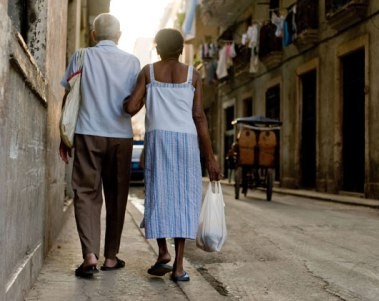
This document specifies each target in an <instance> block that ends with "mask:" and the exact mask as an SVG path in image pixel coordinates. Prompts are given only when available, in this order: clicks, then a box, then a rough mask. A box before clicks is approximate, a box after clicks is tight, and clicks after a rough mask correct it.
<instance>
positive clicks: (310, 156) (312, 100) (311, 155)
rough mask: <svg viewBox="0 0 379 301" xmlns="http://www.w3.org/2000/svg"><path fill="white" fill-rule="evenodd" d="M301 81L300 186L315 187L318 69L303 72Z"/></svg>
mask: <svg viewBox="0 0 379 301" xmlns="http://www.w3.org/2000/svg"><path fill="white" fill-rule="evenodd" d="M300 81H301V88H302V91H301V97H302V109H301V113H302V114H301V117H302V118H301V150H300V166H301V178H300V186H301V187H303V188H314V187H315V186H316V97H317V95H316V93H317V91H316V89H317V73H316V70H311V71H309V72H307V73H304V74H302V75H301V77H300Z"/></svg>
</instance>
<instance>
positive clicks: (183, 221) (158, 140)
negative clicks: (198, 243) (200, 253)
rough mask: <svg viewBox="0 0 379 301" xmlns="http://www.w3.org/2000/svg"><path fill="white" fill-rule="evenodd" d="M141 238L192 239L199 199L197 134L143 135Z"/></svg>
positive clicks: (195, 226)
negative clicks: (143, 230) (142, 235)
mask: <svg viewBox="0 0 379 301" xmlns="http://www.w3.org/2000/svg"><path fill="white" fill-rule="evenodd" d="M145 192H146V198H145V236H146V238H172V237H181V238H189V239H195V238H196V233H197V227H198V220H199V214H200V208H201V198H202V180H201V166H200V151H199V144H198V137H197V135H193V134H187V133H178V132H171V131H163V130H154V131H150V132H147V133H146V134H145Z"/></svg>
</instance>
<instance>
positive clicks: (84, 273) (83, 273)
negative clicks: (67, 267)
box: [75, 263, 99, 278]
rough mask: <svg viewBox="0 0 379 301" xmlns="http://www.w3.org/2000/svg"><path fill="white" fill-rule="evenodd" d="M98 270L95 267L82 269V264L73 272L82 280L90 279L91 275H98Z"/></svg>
mask: <svg viewBox="0 0 379 301" xmlns="http://www.w3.org/2000/svg"><path fill="white" fill-rule="evenodd" d="M98 272H99V270H98V269H97V268H96V266H95V265H92V266H89V267H86V268H84V266H83V263H82V264H81V265H80V266H79V267H78V268H77V269H76V270H75V276H77V277H82V278H91V277H92V276H93V274H96V273H98Z"/></svg>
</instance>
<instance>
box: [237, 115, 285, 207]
mask: <svg viewBox="0 0 379 301" xmlns="http://www.w3.org/2000/svg"><path fill="white" fill-rule="evenodd" d="M232 124H233V125H234V126H235V127H236V130H237V131H238V134H237V139H236V141H235V142H234V144H233V146H232V149H233V151H234V153H235V155H236V160H235V161H236V163H237V164H236V166H235V173H234V174H235V176H234V181H235V198H236V199H239V195H240V190H241V189H242V193H243V194H244V195H245V196H246V194H247V190H248V188H258V187H262V188H265V189H266V199H267V201H271V198H272V187H273V181H274V179H273V177H274V175H273V170H274V169H275V166H276V163H277V160H278V155H279V154H278V153H279V143H278V142H279V141H278V140H279V131H280V126H281V124H282V123H281V121H279V120H276V119H271V118H266V117H263V116H251V117H241V118H236V119H235V120H233V121H232Z"/></svg>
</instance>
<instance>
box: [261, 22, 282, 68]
mask: <svg viewBox="0 0 379 301" xmlns="http://www.w3.org/2000/svg"><path fill="white" fill-rule="evenodd" d="M275 31H276V26H275V25H274V24H272V23H271V22H270V23H268V24H266V25H264V26H262V28H261V30H260V37H259V59H260V61H261V62H262V63H263V64H264V65H265V66H266V68H267V69H272V68H274V67H277V66H278V65H280V63H281V62H282V59H283V43H282V38H281V37H277V36H276V35H275Z"/></svg>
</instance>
